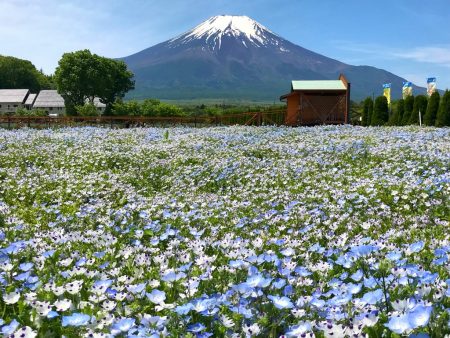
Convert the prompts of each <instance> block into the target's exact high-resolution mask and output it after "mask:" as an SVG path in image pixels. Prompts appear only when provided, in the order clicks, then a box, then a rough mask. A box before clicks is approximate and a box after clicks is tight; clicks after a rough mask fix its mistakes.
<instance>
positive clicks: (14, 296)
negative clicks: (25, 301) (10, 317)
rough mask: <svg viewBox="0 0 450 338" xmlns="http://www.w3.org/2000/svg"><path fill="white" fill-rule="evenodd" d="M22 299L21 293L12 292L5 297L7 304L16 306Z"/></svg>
mask: <svg viewBox="0 0 450 338" xmlns="http://www.w3.org/2000/svg"><path fill="white" fill-rule="evenodd" d="M19 299H20V293H17V292H14V291H13V292H10V293H6V294H4V295H3V300H4V301H5V303H6V304H16V303H17V302H18V301H19Z"/></svg>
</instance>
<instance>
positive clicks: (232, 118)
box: [0, 110, 286, 129]
mask: <svg viewBox="0 0 450 338" xmlns="http://www.w3.org/2000/svg"><path fill="white" fill-rule="evenodd" d="M285 118H286V111H285V110H273V111H263V112H248V113H240V114H229V115H217V116H188V117H185V116H165V117H162V116H161V117H159V116H158V117H156V116H151V117H146V116H58V117H50V116H9V115H3V116H2V115H0V127H7V128H9V129H10V128H20V127H25V126H27V127H44V128H45V127H48V128H50V127H56V126H92V125H95V126H109V127H111V128H113V127H119V128H124V127H125V128H129V127H144V126H176V125H185V126H193V127H202V126H222V125H247V126H249V125H255V126H261V125H283V124H284V123H285Z"/></svg>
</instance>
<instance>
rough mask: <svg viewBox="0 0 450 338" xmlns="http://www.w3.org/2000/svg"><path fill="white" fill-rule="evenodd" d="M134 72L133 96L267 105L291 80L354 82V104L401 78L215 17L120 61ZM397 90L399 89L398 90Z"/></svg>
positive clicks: (246, 21) (249, 22) (246, 22)
mask: <svg viewBox="0 0 450 338" xmlns="http://www.w3.org/2000/svg"><path fill="white" fill-rule="evenodd" d="M122 60H124V61H125V62H126V64H127V65H128V67H129V68H130V69H131V70H132V71H133V72H134V74H135V79H136V89H135V90H134V91H133V92H132V93H130V95H129V96H130V97H135V98H146V97H158V98H161V99H197V98H221V99H223V98H230V99H244V100H261V101H265V100H269V101H271V102H273V100H274V99H276V98H278V97H279V96H280V95H282V94H285V93H286V92H288V91H289V90H290V83H291V81H292V80H325V79H337V78H338V76H339V74H340V73H344V74H345V75H346V77H347V78H348V79H349V80H350V82H351V83H352V91H351V95H352V99H354V100H359V99H363V98H365V97H366V96H367V95H372V93H377V92H380V90H381V89H380V88H381V87H380V86H381V84H383V83H392V86H393V88H394V89H393V92H392V95H393V97H394V98H395V97H400V96H401V90H400V89H401V87H402V83H403V81H406V80H405V79H402V78H400V77H398V76H396V75H394V74H392V73H389V72H387V71H385V70H382V69H377V68H374V67H370V66H352V65H349V64H346V63H343V62H340V61H338V60H335V59H332V58H329V57H327V56H325V55H321V54H318V53H315V52H313V51H311V50H308V49H306V48H303V47H301V46H299V45H296V44H294V43H292V42H290V41H288V40H286V39H283V38H282V37H280V36H279V35H277V34H275V33H273V32H272V31H270V30H269V29H267V28H266V27H264V26H263V25H261V24H260V23H258V22H256V21H255V20H253V19H251V18H249V17H247V16H232V15H219V16H214V17H212V18H210V19H208V20H206V21H204V22H202V23H200V24H199V25H198V26H196V27H195V28H193V29H192V30H190V31H188V32H185V33H183V34H181V35H179V36H178V37H175V38H173V39H171V40H168V41H165V42H161V43H159V44H157V45H155V46H152V47H149V48H147V49H144V50H142V51H140V52H138V53H135V54H133V55H129V56H127V57H124V58H122ZM395 88H398V90H396V89H395Z"/></svg>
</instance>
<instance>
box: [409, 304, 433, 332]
mask: <svg viewBox="0 0 450 338" xmlns="http://www.w3.org/2000/svg"><path fill="white" fill-rule="evenodd" d="M432 311H433V308H432V307H431V306H424V305H422V304H419V305H417V306H416V307H415V308H414V309H413V310H412V311H411V312H410V313H409V314H408V320H409V322H410V323H411V327H412V328H414V329H415V328H418V327H423V326H425V325H427V324H428V321H429V320H430V316H431V312H432Z"/></svg>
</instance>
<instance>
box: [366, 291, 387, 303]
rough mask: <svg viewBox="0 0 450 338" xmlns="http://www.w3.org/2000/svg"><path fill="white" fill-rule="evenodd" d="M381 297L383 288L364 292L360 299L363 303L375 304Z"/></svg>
mask: <svg viewBox="0 0 450 338" xmlns="http://www.w3.org/2000/svg"><path fill="white" fill-rule="evenodd" d="M382 299H383V290H381V289H376V290H375V291H369V292H366V293H365V294H364V295H363V297H362V299H361V300H362V302H363V303H365V304H370V305H375V304H377V303H378V302H380V301H381V300H382Z"/></svg>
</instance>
